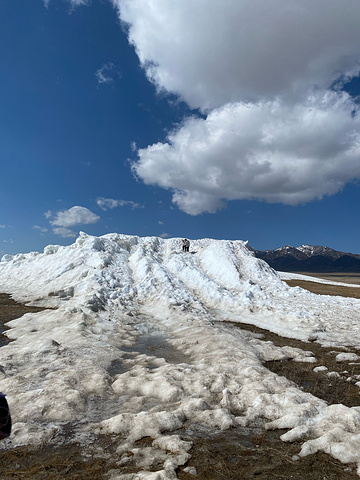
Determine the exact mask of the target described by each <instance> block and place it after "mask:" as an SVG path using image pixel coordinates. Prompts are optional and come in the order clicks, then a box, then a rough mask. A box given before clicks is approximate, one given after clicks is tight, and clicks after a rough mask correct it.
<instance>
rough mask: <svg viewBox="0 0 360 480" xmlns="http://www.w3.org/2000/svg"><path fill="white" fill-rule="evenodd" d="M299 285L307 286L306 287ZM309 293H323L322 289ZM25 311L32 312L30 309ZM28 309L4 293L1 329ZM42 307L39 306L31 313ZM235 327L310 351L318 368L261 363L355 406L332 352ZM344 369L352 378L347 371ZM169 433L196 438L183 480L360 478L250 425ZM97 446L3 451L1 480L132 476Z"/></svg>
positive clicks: (107, 441)
mask: <svg viewBox="0 0 360 480" xmlns="http://www.w3.org/2000/svg"><path fill="white" fill-rule="evenodd" d="M341 281H342V280H341ZM313 283H314V282H306V288H308V289H309V290H311V289H314V290H316V289H317V286H318V285H317V284H315V286H314V285H313ZM299 286H300V285H299ZM301 286H302V288H305V286H304V283H303V284H302V285H301ZM326 287H328V286H327V285H326V286H325V292H324V293H325V294H336V293H329V291H330V290H332V289H329V288H326ZM337 288H341V287H337ZM344 288H347V287H344ZM349 288H350V289H351V287H349ZM353 290H355V289H354V288H352V289H351V290H350V293H353V292H352V291H353ZM340 291H341V293H339V292H340ZM337 292H338V293H337V294H338V295H339V294H341V295H342V294H343V293H347V292H345V291H344V290H342V289H341V290H337ZM314 293H319V294H320V292H319V291H314ZM350 296H353V295H350ZM356 298H358V297H356ZM29 308H31V309H32V310H28V309H29ZM33 308H34V307H26V306H24V305H19V304H15V302H13V301H12V300H11V299H10V297H9V296H4V295H1V294H0V327H1V325H2V324H3V323H5V322H6V321H9V320H10V319H11V318H16V317H17V316H20V315H23V314H24V313H26V312H27V311H34V310H33ZM39 310H41V309H37V310H36V311H39ZM236 325H237V326H238V327H239V328H241V329H246V330H250V331H252V332H255V333H257V334H261V335H262V336H263V339H264V340H265V341H268V340H271V341H272V342H273V343H274V344H276V345H279V346H282V345H290V346H293V347H296V348H302V349H304V350H311V351H313V353H314V355H315V356H316V358H317V360H318V362H317V363H316V364H309V363H299V362H292V361H284V362H267V363H266V364H265V365H266V367H267V368H269V369H270V370H272V371H274V372H276V373H278V374H279V375H283V376H286V377H287V378H289V379H290V380H292V381H293V382H295V383H296V384H298V385H299V386H300V388H302V389H303V390H306V391H309V392H311V393H313V394H314V395H316V396H318V397H320V398H323V399H325V400H326V401H327V402H328V403H329V404H330V403H343V404H345V405H348V406H355V405H360V402H359V389H358V388H357V387H356V386H354V385H353V384H352V383H351V382H347V381H346V377H347V376H350V375H353V374H358V375H359V374H360V366H358V365H348V364H345V365H344V363H345V362H342V363H341V364H338V363H337V362H336V360H335V355H336V353H337V352H336V350H337V349H334V348H333V349H326V348H322V347H321V346H320V345H318V344H316V343H304V342H301V341H298V340H292V339H288V338H283V337H279V336H278V335H275V334H272V333H270V332H268V331H266V330H262V329H259V328H257V327H254V326H252V325H245V324H240V325H239V324H236ZM339 351H340V350H339ZM317 365H326V366H327V367H328V368H329V370H330V371H337V372H339V373H340V375H341V376H340V378H336V379H331V380H329V378H328V377H327V376H326V375H325V374H319V373H318V374H315V373H314V372H313V368H314V367H315V366H317ZM344 369H346V370H347V371H348V372H349V373H345V374H344V373H343V372H344ZM10 408H11V406H10ZM174 433H178V434H180V435H181V436H182V438H184V439H185V440H192V441H193V447H192V449H191V450H190V454H191V458H190V460H189V462H188V466H192V467H195V468H196V470H197V476H193V475H191V474H190V473H187V472H185V471H184V468H185V467H186V466H182V467H180V468H179V470H178V472H177V474H178V478H179V479H180V480H194V479H196V480H250V479H260V480H281V479H286V480H290V479H292V480H304V479H306V480H355V479H356V480H358V479H359V477H358V476H357V474H356V469H355V466H354V465H344V464H342V463H340V462H338V461H337V460H335V459H333V458H332V457H330V456H328V455H326V454H323V453H317V454H315V455H310V456H308V457H304V458H299V457H297V454H298V452H299V451H300V447H301V446H300V444H299V443H297V442H294V443H284V442H282V441H281V440H280V438H279V437H280V435H281V434H282V433H284V432H283V431H274V432H272V431H264V430H262V429H261V428H259V427H255V426H254V428H253V429H252V430H248V431H247V432H245V433H244V431H241V430H240V429H237V428H234V429H231V430H228V431H225V432H214V433H213V435H211V436H206V435H199V438H196V439H195V440H194V438H193V437H190V436H189V435H188V433H187V429H186V428H185V429H183V430H182V431H181V432H174ZM100 441H101V445H99V444H98V445H97V449H99V447H100V450H101V451H102V452H103V455H91V454H90V455H89V453H87V454H85V453H86V452H84V449H83V448H82V447H80V446H79V445H77V444H66V445H60V446H56V445H47V446H45V447H43V448H42V449H38V450H32V449H29V448H27V447H17V448H9V449H8V450H5V451H0V479H1V480H8V479H12V480H13V479H16V480H18V479H34V480H60V479H64V478H66V479H68V480H88V479H93V480H98V479H99V480H100V479H106V478H108V475H107V472H109V471H110V470H111V469H115V470H116V471H117V473H124V474H125V473H131V472H136V468H135V466H132V465H131V464H128V465H127V466H126V467H124V466H123V467H119V466H118V464H117V462H118V461H119V458H117V455H116V453H115V450H114V447H113V441H112V439H111V438H110V437H109V438H106V437H105V438H102V439H101V440H100ZM144 442H145V443H144ZM142 443H144V444H146V443H149V444H150V443H151V439H143V440H142V441H140V442H139V446H140V444H142ZM160 468H161V466H159V465H153V468H152V470H153V471H157V470H159V469H160Z"/></svg>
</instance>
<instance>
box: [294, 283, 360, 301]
mask: <svg viewBox="0 0 360 480" xmlns="http://www.w3.org/2000/svg"><path fill="white" fill-rule="evenodd" d="M285 282H286V283H287V284H288V285H289V286H290V287H301V288H304V289H305V290H309V291H310V292H313V293H316V294H318V295H337V296H341V297H351V298H360V288H359V287H351V286H349V287H345V286H339V285H329V284H326V283H317V282H310V281H307V280H286V281H285Z"/></svg>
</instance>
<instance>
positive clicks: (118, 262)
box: [0, 233, 360, 480]
mask: <svg viewBox="0 0 360 480" xmlns="http://www.w3.org/2000/svg"><path fill="white" fill-rule="evenodd" d="M0 291H1V292H3V293H10V294H11V295H12V296H13V298H14V299H15V300H19V301H23V302H27V303H30V304H32V305H39V306H44V307H46V308H47V310H44V311H42V312H39V313H31V314H26V315H24V316H23V317H21V318H19V319H16V320H12V321H11V322H9V323H8V324H7V326H8V327H9V330H7V331H6V335H7V336H8V337H9V339H11V340H12V341H11V342H10V343H9V344H8V345H6V346H3V347H1V348H0V366H1V368H0V391H3V392H5V393H7V394H8V400H9V404H10V406H11V411H12V416H13V421H14V427H13V433H12V435H11V438H10V439H9V440H6V441H4V442H2V444H1V445H0V448H2V449H4V448H12V447H14V446H17V445H33V446H37V445H42V444H44V443H46V442H53V443H56V442H58V443H61V442H80V443H81V444H83V445H84V449H85V448H86V445H89V444H91V443H93V442H94V441H95V439H96V438H99V437H101V436H102V435H107V434H112V435H113V437H112V438H113V439H114V441H115V442H117V443H116V445H117V456H118V460H119V466H120V465H124V464H126V462H127V461H129V459H130V457H131V460H132V461H134V459H135V461H136V462H137V464H138V473H137V474H127V475H122V474H120V473H119V472H117V471H113V472H112V473H111V478H112V479H124V480H125V479H126V480H131V479H134V480H135V479H148V480H155V479H156V480H162V479H163V480H165V479H174V478H177V477H176V473H175V470H176V468H177V467H178V466H179V465H183V464H184V463H186V462H188V463H189V465H190V466H191V458H190V454H189V450H190V448H191V443H190V442H188V441H184V440H183V439H182V437H181V434H180V433H179V432H180V431H181V429H182V428H184V427H185V428H187V431H192V432H193V433H194V436H196V434H197V433H199V432H204V431H207V430H209V431H214V430H219V429H220V430H225V429H228V428H230V427H232V426H242V427H246V426H251V425H252V424H257V425H259V424H261V425H263V426H264V428H267V429H278V428H282V429H284V428H285V429H287V432H286V433H285V434H284V435H282V440H284V441H293V440H295V439H300V440H301V441H302V442H303V443H302V448H301V450H300V452H299V456H303V455H309V454H313V453H315V452H316V451H318V450H323V451H325V452H326V453H328V454H330V455H332V456H334V457H335V458H337V459H339V460H341V461H342V462H344V463H348V462H355V463H357V464H358V468H359V469H358V472H359V474H360V408H359V407H353V408H349V407H345V406H344V405H331V406H329V405H327V403H326V402H325V401H323V400H321V399H319V398H316V397H314V396H312V395H311V394H309V393H305V392H303V391H302V390H300V389H298V388H297V387H296V386H295V385H294V384H293V383H291V382H289V381H288V380H286V379H285V378H284V377H280V376H277V375H276V374H274V373H272V372H270V371H269V370H268V369H267V368H265V366H264V365H263V363H262V362H264V361H266V360H278V359H287V358H291V359H294V360H295V361H306V362H315V358H314V357H313V356H312V354H311V353H310V352H307V351H303V350H300V349H295V348H291V347H276V346H275V345H273V344H272V343H271V342H263V341H260V339H259V338H258V337H257V336H256V335H254V334H251V333H249V332H246V331H245V330H241V329H239V328H235V327H231V326H229V324H228V323H226V322H227V321H231V322H238V323H241V322H244V323H248V324H253V325H257V326H259V327H261V328H264V329H267V330H270V331H272V332H275V333H277V334H279V335H282V336H286V337H290V338H297V339H301V340H304V341H308V340H311V341H316V342H319V343H320V344H322V345H324V346H343V347H354V348H357V347H358V339H359V334H360V321H359V320H360V301H359V300H355V299H349V298H341V297H333V296H332V297H330V296H318V295H314V294H312V293H310V292H307V291H305V290H302V289H300V288H297V287H296V288H290V287H288V286H287V285H286V284H285V283H284V282H282V280H281V279H280V276H279V275H278V274H277V273H276V272H275V271H274V270H272V269H271V268H270V267H269V266H268V265H267V264H266V263H265V262H263V261H262V260H259V259H256V258H255V257H254V256H253V254H252V253H251V251H250V250H249V249H248V248H247V244H246V242H242V241H225V240H211V239H201V240H193V241H192V242H191V247H190V252H189V253H186V252H184V253H183V252H181V239H160V238H157V237H146V238H140V237H136V236H128V235H118V234H109V235H105V236H103V237H91V236H88V235H86V234H84V233H81V234H80V236H79V238H78V239H77V241H76V242H75V243H74V244H73V245H70V246H68V247H59V246H48V247H46V248H45V250H44V252H43V253H35V252H32V253H28V254H24V255H15V256H9V255H6V256H5V257H3V259H2V261H1V262H0ZM152 345H155V346H156V345H162V347H161V348H159V349H158V348H156V347H152ZM146 346H147V347H150V348H145V347H146ZM309 349H310V343H309ZM344 350H346V348H344ZM354 359H356V356H354V354H353V353H352V355H350V356H346V355H345V356H341V355H340V357H339V359H338V361H346V360H354ZM143 437H151V438H152V439H153V441H152V444H151V446H146V447H141V446H140V447H139V445H135V442H136V441H137V440H139V439H141V438H143ZM154 459H157V460H158V461H160V462H161V464H162V465H163V467H162V469H161V470H160V471H158V472H157V473H156V474H155V473H150V472H149V467H150V465H151V463H152V462H153V461H154ZM189 459H190V461H189ZM119 468H120V467H119Z"/></svg>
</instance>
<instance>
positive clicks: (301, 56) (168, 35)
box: [113, 0, 360, 109]
mask: <svg viewBox="0 0 360 480" xmlns="http://www.w3.org/2000/svg"><path fill="white" fill-rule="evenodd" d="M113 4H114V5H115V6H116V7H117V8H118V10H119V15H120V18H121V19H122V21H123V22H126V23H127V24H128V28H129V40H130V42H131V43H132V44H133V45H134V46H135V49H136V52H137V54H138V56H139V59H140V62H141V64H142V66H143V67H144V68H145V70H146V73H147V76H148V78H149V79H150V80H151V81H153V82H154V83H155V84H156V85H157V86H158V87H159V88H163V89H165V90H167V91H169V92H173V93H176V94H179V95H181V96H182V97H183V98H184V99H185V101H186V102H188V104H189V105H191V106H192V107H200V108H202V109H208V108H214V107H219V106H221V105H223V104H225V103H229V102H233V101H235V102H237V101H257V100H259V99H261V98H264V97H266V98H269V97H274V96H277V95H285V94H286V95H295V97H298V96H299V95H300V96H301V95H302V94H303V93H304V92H306V91H307V90H308V89H309V87H310V88H312V87H314V86H316V87H317V88H328V87H329V86H330V85H331V84H332V82H333V81H334V80H336V79H337V78H339V77H340V76H345V77H351V76H353V75H355V74H357V73H358V72H359V69H360V50H359V48H358V45H359V43H360V29H359V22H358V20H359V17H360V2H359V1H358V0H342V1H339V0H316V1H315V2H314V1H313V0H301V1H299V0H272V1H269V0H223V1H221V2H220V1H219V0H197V1H195V2H194V1H193V0H173V1H171V2H169V1H168V0H113Z"/></svg>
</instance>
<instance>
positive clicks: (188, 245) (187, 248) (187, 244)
mask: <svg viewBox="0 0 360 480" xmlns="http://www.w3.org/2000/svg"><path fill="white" fill-rule="evenodd" d="M189 248H190V241H189V240H188V239H187V238H185V252H188V251H189Z"/></svg>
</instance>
